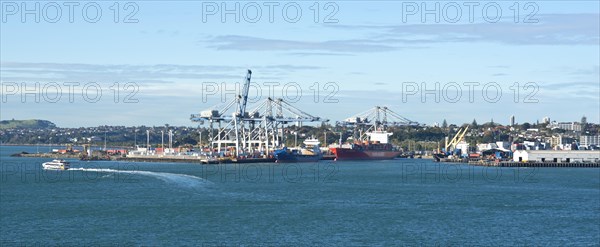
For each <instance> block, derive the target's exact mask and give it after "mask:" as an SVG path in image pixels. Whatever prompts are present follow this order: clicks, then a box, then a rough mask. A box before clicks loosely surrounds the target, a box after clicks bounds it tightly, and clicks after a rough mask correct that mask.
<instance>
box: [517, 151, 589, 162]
mask: <svg viewBox="0 0 600 247" xmlns="http://www.w3.org/2000/svg"><path fill="white" fill-rule="evenodd" d="M513 161H515V162H561V163H575V162H595V163H597V162H600V150H570V151H567V150H516V151H515V152H514V153H513Z"/></svg>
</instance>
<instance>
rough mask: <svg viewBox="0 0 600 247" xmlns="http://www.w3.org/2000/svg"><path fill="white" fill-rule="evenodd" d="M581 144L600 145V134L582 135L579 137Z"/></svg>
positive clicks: (584, 145)
mask: <svg viewBox="0 0 600 247" xmlns="http://www.w3.org/2000/svg"><path fill="white" fill-rule="evenodd" d="M579 145H580V146H582V147H585V148H589V147H590V146H600V136H581V137H579Z"/></svg>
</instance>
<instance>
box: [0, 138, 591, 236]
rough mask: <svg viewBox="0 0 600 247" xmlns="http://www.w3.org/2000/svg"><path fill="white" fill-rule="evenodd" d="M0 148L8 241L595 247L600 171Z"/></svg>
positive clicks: (0, 193) (0, 216)
mask: <svg viewBox="0 0 600 247" xmlns="http://www.w3.org/2000/svg"><path fill="white" fill-rule="evenodd" d="M21 151H28V152H35V151H36V148H35V147H14V146H2V147H1V150H0V159H1V165H0V220H1V226H0V227H1V228H0V241H1V242H0V244H2V246H12V245H43V246H45V245H94V246H97V245H195V246H281V245H285V246H306V245H310V246H313V245H325V246H331V245H339V246H364V245H379V246H384V245H385V246H389V245H408V246H413V245H427V246H429V245H465V244H466V245H506V246H509V245H510V246H512V245H599V243H600V223H599V222H600V169H598V168H535V169H534V168H493V167H473V166H468V165H463V164H448V163H443V164H440V163H434V162H432V161H431V160H425V159H423V160H422V159H397V160H389V161H373V162H334V161H323V162H318V163H306V164H301V163H298V164H275V163H273V164H267V163H264V164H238V165H235V164H227V165H199V164H182V163H136V162H113V161H89V162H83V161H78V160H68V161H70V162H71V167H72V168H71V169H70V170H67V171H46V170H42V169H41V163H43V162H46V161H49V159H43V158H21V157H10V156H9V155H10V154H13V153H18V152H21Z"/></svg>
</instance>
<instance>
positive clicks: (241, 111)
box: [238, 70, 252, 116]
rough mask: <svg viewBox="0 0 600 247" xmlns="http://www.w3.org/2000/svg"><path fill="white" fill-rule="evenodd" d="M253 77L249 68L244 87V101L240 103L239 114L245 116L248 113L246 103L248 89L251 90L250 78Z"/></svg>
mask: <svg viewBox="0 0 600 247" xmlns="http://www.w3.org/2000/svg"><path fill="white" fill-rule="evenodd" d="M251 77H252V71H251V70H248V73H247V74H246V80H245V81H244V88H243V89H242V95H241V98H242V102H241V104H240V109H239V112H238V113H239V114H240V116H244V114H245V113H246V104H247V103H248V91H250V78H251Z"/></svg>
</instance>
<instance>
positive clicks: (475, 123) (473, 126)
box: [471, 118, 477, 129]
mask: <svg viewBox="0 0 600 247" xmlns="http://www.w3.org/2000/svg"><path fill="white" fill-rule="evenodd" d="M471 127H472V128H473V129H477V120H475V119H474V118H473V122H472V123H471Z"/></svg>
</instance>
